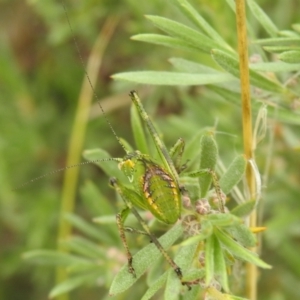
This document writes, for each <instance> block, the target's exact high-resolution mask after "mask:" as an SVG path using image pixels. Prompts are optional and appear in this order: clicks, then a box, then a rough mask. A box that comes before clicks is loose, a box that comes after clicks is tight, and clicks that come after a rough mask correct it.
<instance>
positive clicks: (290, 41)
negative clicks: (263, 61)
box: [253, 37, 300, 46]
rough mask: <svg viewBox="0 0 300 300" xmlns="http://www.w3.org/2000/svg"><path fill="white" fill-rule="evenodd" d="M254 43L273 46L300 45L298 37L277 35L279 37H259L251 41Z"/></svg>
mask: <svg viewBox="0 0 300 300" xmlns="http://www.w3.org/2000/svg"><path fill="white" fill-rule="evenodd" d="M253 43H254V44H258V45H264V46H265V45H274V46H284V45H293V46H299V45H300V37H279V38H269V39H260V40H256V41H253Z"/></svg>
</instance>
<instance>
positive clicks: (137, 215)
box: [110, 178, 182, 281]
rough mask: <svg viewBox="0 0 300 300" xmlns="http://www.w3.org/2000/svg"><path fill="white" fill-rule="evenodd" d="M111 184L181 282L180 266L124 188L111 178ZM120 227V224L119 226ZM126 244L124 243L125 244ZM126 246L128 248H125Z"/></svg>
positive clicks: (122, 227)
mask: <svg viewBox="0 0 300 300" xmlns="http://www.w3.org/2000/svg"><path fill="white" fill-rule="evenodd" d="M110 184H111V185H112V186H113V187H114V189H115V190H116V191H117V192H118V193H119V194H120V195H121V197H122V199H123V200H124V202H125V204H126V206H127V207H128V208H129V209H130V210H131V212H132V213H133V214H134V215H135V217H136V219H137V220H138V222H139V223H140V224H141V226H142V227H143V229H144V231H145V233H146V234H147V235H149V237H150V239H151V241H152V242H153V244H154V245H155V246H156V247H157V248H158V250H159V251H160V252H161V254H162V255H163V257H164V258H165V259H166V261H167V262H168V263H169V265H170V266H171V267H172V268H173V269H174V271H175V273H176V275H177V276H178V278H179V280H180V281H181V279H182V272H181V269H180V268H179V266H178V265H177V264H176V263H175V262H174V260H173V259H172V258H171V257H170V256H169V254H168V253H167V252H166V250H165V249H164V248H163V246H162V245H161V244H160V242H159V241H158V239H157V238H156V237H155V235H153V234H152V232H151V231H150V228H149V226H148V225H147V224H146V222H145V221H144V220H143V218H142V217H141V215H140V214H139V213H138V211H137V210H136V209H135V207H134V206H133V205H132V203H131V202H130V199H127V197H126V195H125V194H124V193H123V190H122V186H121V185H120V184H119V183H118V182H117V179H116V178H111V179H110ZM118 226H119V224H118ZM120 228H121V231H120V234H121V233H122V232H123V234H124V226H123V224H122V225H121V226H120ZM121 238H122V240H123V238H124V241H126V238H125V234H124V235H123V237H121ZM123 244H124V242H123ZM125 245H126V246H125ZM124 247H125V248H126V247H128V245H127V242H125V244H124ZM126 251H127V249H126ZM127 253H130V252H129V249H128V251H127ZM128 257H129V258H130V264H129V268H130V265H131V266H132V256H131V254H130V255H129V256H128Z"/></svg>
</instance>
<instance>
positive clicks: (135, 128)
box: [130, 105, 149, 154]
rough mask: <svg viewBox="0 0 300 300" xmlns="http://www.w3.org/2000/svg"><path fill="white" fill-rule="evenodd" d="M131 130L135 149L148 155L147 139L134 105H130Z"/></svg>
mask: <svg viewBox="0 0 300 300" xmlns="http://www.w3.org/2000/svg"><path fill="white" fill-rule="evenodd" d="M130 121H131V129H132V132H133V136H134V141H135V144H136V147H137V149H139V151H141V152H142V153H144V154H149V150H148V144H147V139H146V135H145V131H144V126H143V123H142V122H141V118H140V114H139V112H138V110H137V108H136V106H135V105H131V110H130Z"/></svg>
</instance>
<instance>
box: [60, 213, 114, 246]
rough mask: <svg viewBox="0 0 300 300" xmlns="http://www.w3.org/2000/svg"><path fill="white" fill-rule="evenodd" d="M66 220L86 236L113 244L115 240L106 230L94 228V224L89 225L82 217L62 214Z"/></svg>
mask: <svg viewBox="0 0 300 300" xmlns="http://www.w3.org/2000/svg"><path fill="white" fill-rule="evenodd" d="M64 217H65V218H66V219H67V220H68V222H70V223H71V224H72V225H73V226H74V227H75V228H77V229H79V230H80V231H82V232H83V233H85V234H86V235H87V236H88V237H90V238H92V239H95V240H97V241H100V242H105V243H108V244H113V243H114V242H115V239H113V237H112V236H110V235H109V234H108V233H107V232H105V231H103V230H102V232H101V231H100V230H99V229H98V228H96V227H95V226H94V225H91V224H90V223H88V222H87V221H85V220H84V219H82V218H80V217H78V216H77V215H75V214H71V213H69V214H65V216H64Z"/></svg>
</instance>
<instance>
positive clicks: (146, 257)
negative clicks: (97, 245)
mask: <svg viewBox="0 0 300 300" xmlns="http://www.w3.org/2000/svg"><path fill="white" fill-rule="evenodd" d="M182 233H183V229H182V227H181V225H180V224H177V225H175V226H173V227H172V228H171V229H170V230H169V231H168V232H167V233H166V234H164V235H163V236H162V237H161V238H159V242H160V243H161V245H162V246H163V247H164V249H168V248H169V247H170V246H171V245H173V244H174V243H175V241H176V240H177V239H178V238H179V237H180V236H181V235H182ZM161 255H162V254H161V252H160V251H159V250H158V249H157V247H156V246H155V245H154V244H150V245H148V246H146V247H144V248H143V249H142V250H140V251H139V252H138V253H136V254H135V255H134V256H133V266H134V268H135V272H136V278H134V277H133V276H132V274H130V273H129V272H128V265H127V264H126V265H124V266H123V267H122V268H121V270H120V271H119V273H118V274H117V275H116V277H115V278H114V280H113V282H112V285H111V287H110V291H109V293H110V295H116V294H119V293H122V292H123V291H125V290H127V289H128V288H129V287H131V286H132V285H133V284H134V283H135V282H136V281H137V280H138V279H139V278H140V277H141V276H142V275H143V274H144V273H145V272H146V270H147V269H148V268H149V266H151V265H152V264H153V262H154V261H155V260H157V259H158V258H159V257H161Z"/></svg>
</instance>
